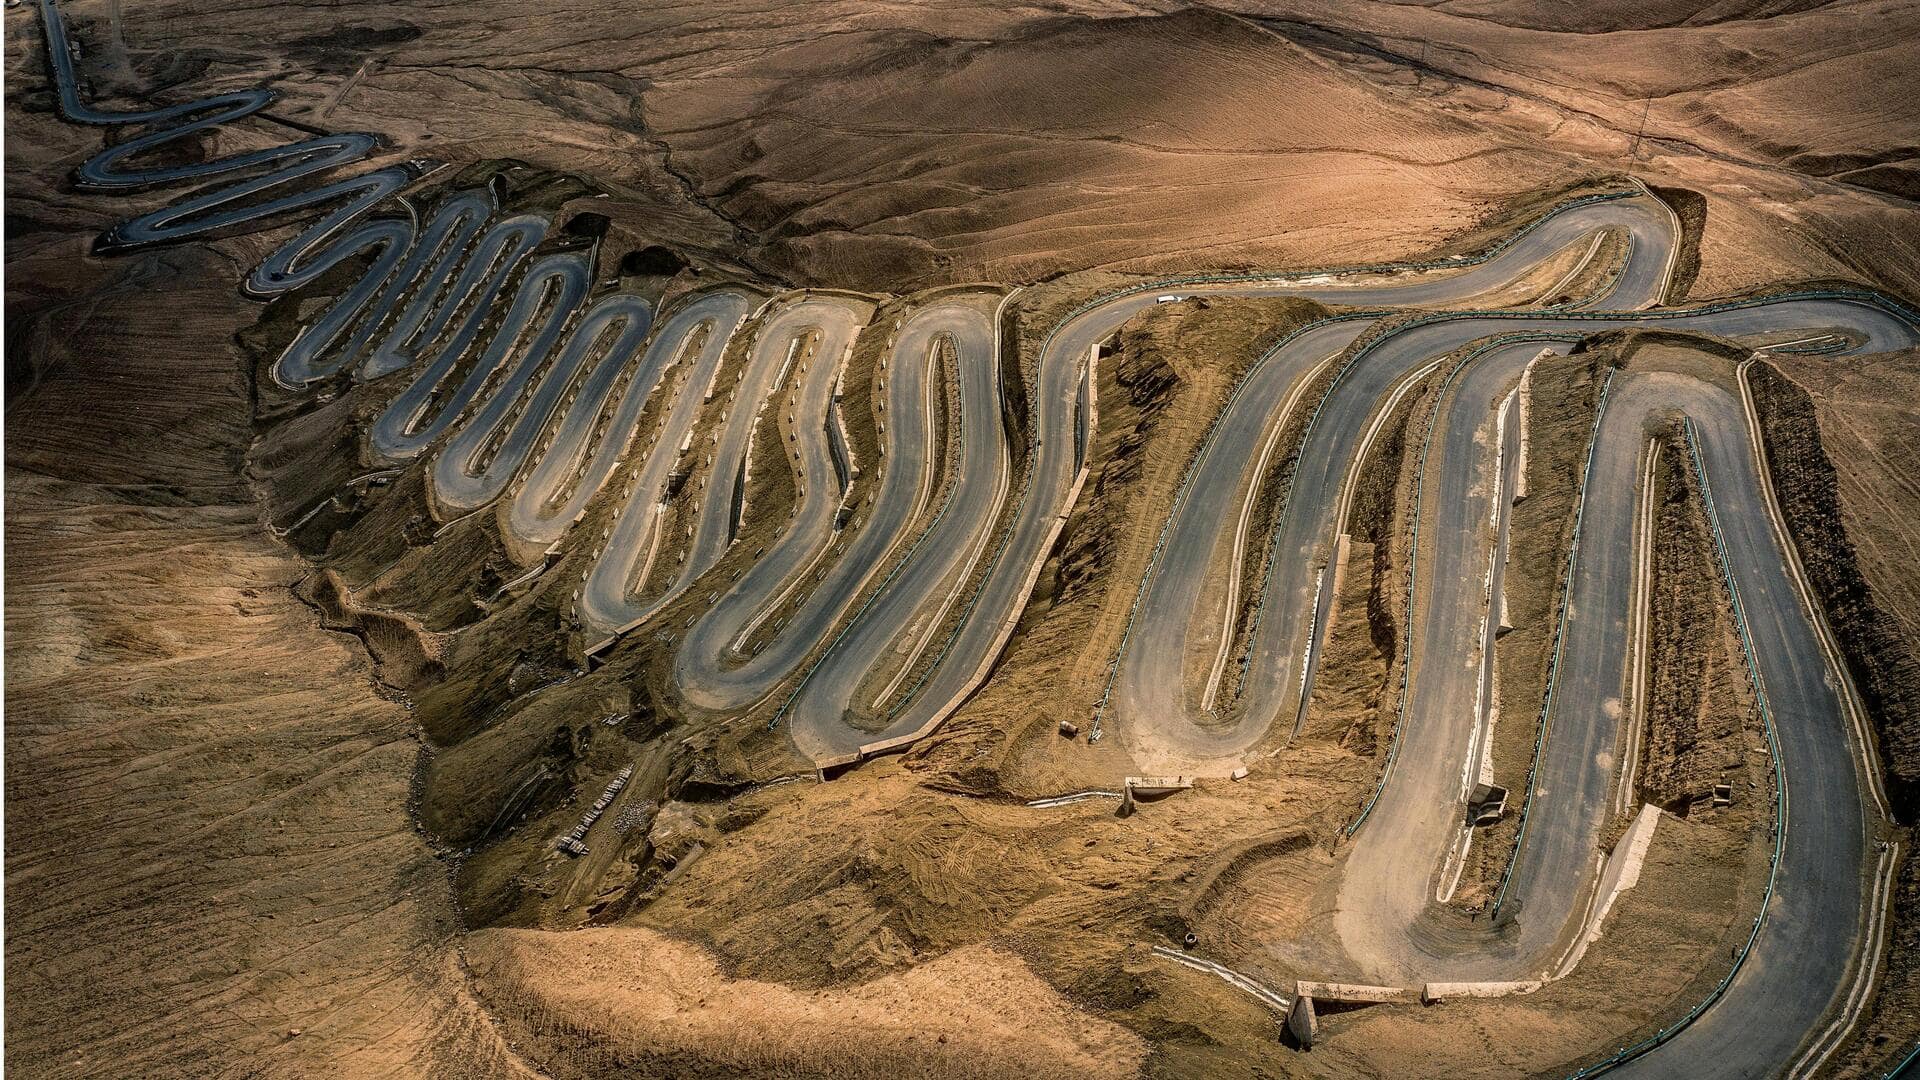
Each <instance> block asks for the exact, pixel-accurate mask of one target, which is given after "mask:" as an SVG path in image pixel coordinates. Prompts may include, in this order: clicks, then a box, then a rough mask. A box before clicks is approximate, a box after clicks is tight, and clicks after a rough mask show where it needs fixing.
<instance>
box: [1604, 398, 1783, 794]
mask: <svg viewBox="0 0 1920 1080" xmlns="http://www.w3.org/2000/svg"><path fill="white" fill-rule="evenodd" d="M1656 437H1657V438H1659V440H1660V446H1661V454H1660V459H1659V461H1658V463H1657V464H1656V466H1655V468H1656V470H1657V471H1656V472H1655V474H1654V493H1653V520H1652V526H1653V536H1652V545H1653V546H1652V549H1651V554H1652V560H1651V574H1650V582H1649V589H1648V612H1647V615H1648V618H1647V626H1646V629H1645V632H1646V635H1647V641H1646V653H1647V674H1646V681H1647V685H1646V688H1645V691H1644V694H1645V705H1644V708H1645V713H1644V727H1643V729H1642V732H1641V738H1642V740H1643V745H1644V753H1645V758H1644V761H1643V762H1642V767H1641V768H1640V770H1639V771H1638V775H1637V776H1636V777H1635V785H1636V792H1635V795H1636V799H1637V801H1642V802H1651V803H1655V804H1658V805H1659V806H1660V807H1662V808H1663V809H1666V810H1668V811H1670V812H1673V813H1675V814H1680V815H1683V816H1684V815H1685V814H1687V813H1688V812H1689V811H1690V810H1693V809H1696V808H1703V807H1705V806H1706V805H1707V804H1708V803H1709V802H1710V801H1711V799H1712V796H1713V788H1714V785H1715V784H1721V783H1726V784H1732V785H1735V786H1737V787H1738V788H1739V789H1740V793H1741V797H1742V799H1743V800H1750V799H1752V798H1757V797H1758V796H1757V795H1752V794H1750V792H1754V793H1760V794H1764V793H1765V792H1764V790H1763V785H1762V783H1761V781H1762V780H1764V781H1765V783H1766V786H1770V785H1771V775H1770V773H1767V774H1762V773H1760V772H1759V771H1757V770H1751V769H1749V768H1747V765H1748V763H1749V762H1748V759H1749V757H1750V756H1751V755H1750V753H1749V750H1750V747H1752V746H1754V745H1759V744H1758V743H1756V742H1755V741H1754V740H1755V739H1763V738H1764V734H1763V733H1761V731H1760V723H1759V720H1758V718H1757V716H1755V715H1754V713H1753V694H1752V690H1751V686H1750V684H1749V683H1748V681H1747V673H1746V666H1745V663H1746V662H1745V660H1744V659H1743V658H1742V657H1741V655H1740V645H1739V639H1738V638H1737V637H1735V635H1734V628H1733V619H1732V611H1733V607H1732V601H1731V600H1730V599H1729V597H1728V596H1727V591H1726V587H1725V586H1724V584H1723V583H1722V581H1721V577H1720V571H1719V567H1718V564H1717V563H1716V562H1715V561H1714V558H1713V534H1712V532H1711V531H1710V529H1709V528H1708V525H1707V518H1706V512H1705V509H1704V506H1705V504H1704V503H1703V502H1702V497H1701V491H1700V485H1699V482H1698V480H1697V478H1696V476H1695V473H1694V471H1693V463H1692V461H1691V459H1690V458H1689V456H1688V450H1687V444H1686V442H1685V440H1684V438H1682V437H1681V435H1680V433H1679V431H1678V430H1677V426H1672V425H1670V426H1667V427H1665V428H1664V429H1663V430H1661V431H1659V432H1658V433H1657V435H1656ZM1628 700H1629V701H1630V702H1631V701H1632V697H1631V696H1629V698H1628ZM1629 707H1631V706H1629ZM1750 772H1752V773H1754V775H1748V774H1749V773H1750Z"/></svg>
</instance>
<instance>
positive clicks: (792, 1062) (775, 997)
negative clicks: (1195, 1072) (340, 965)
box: [467, 927, 1147, 1080]
mask: <svg viewBox="0 0 1920 1080" xmlns="http://www.w3.org/2000/svg"><path fill="white" fill-rule="evenodd" d="M467 953H468V956H469V957H470V959H471V962H472V964H473V969H474V974H475V978H476V981H477V985H478V987H479V992H480V994H481V995H482V997H483V998H484V999H485V1000H486V1001H487V1002H488V1003H489V1004H490V1005H491V1006H493V1007H494V1008H495V1009H496V1011H497V1012H498V1013H499V1014H500V1015H501V1016H502V1017H504V1018H506V1019H505V1023H506V1025H507V1028H508V1030H509V1031H512V1032H514V1033H515V1034H516V1035H521V1034H524V1036H526V1037H528V1038H531V1039H538V1040H540V1041H541V1045H542V1047H543V1049H542V1050H539V1051H536V1052H534V1058H535V1060H536V1061H537V1062H538V1063H539V1065H540V1067H541V1069H542V1071H543V1072H544V1073H545V1074H546V1075H548V1076H552V1077H555V1078H556V1080H558V1078H566V1077H575V1076H598V1075H604V1074H605V1073H606V1072H607V1071H608V1070H609V1069H615V1068H617V1069H641V1070H645V1071H647V1072H649V1073H652V1074H656V1075H658V1074H661V1073H670V1074H671V1075H674V1076H687V1077H692V1076H715V1077H719V1076H740V1075H753V1076H781V1077H812V1076H819V1077H827V1076H832V1077H846V1078H856V1077H872V1078H876V1080H878V1078H887V1077H895V1076H899V1075H900V1069H901V1066H902V1063H903V1062H905V1061H912V1062H913V1063H914V1064H913V1066H912V1071H913V1074H914V1075H916V1076H925V1077H940V1078H947V1077H954V1078H961V1077H965V1078H975V1077H978V1078H983V1080H984V1078H989V1077H1070V1076H1071V1077H1124V1076H1133V1075H1135V1074H1136V1073H1137V1072H1138V1070H1139V1068H1140V1065H1141V1063H1142V1061H1143V1060H1144V1059H1145V1057H1146V1054H1147V1047H1146V1044H1145V1042H1144V1041H1143V1040H1142V1039H1141V1038H1140V1037H1139V1036H1138V1035H1135V1034H1133V1033H1132V1032H1129V1031H1127V1030H1126V1029H1125V1028H1122V1027H1120V1026H1118V1025H1116V1024H1112V1023H1108V1022H1106V1021H1102V1020H1097V1019H1093V1018H1092V1017H1090V1016H1088V1015H1087V1014H1086V1013H1083V1012H1081V1011H1079V1010H1077V1009H1075V1008H1073V1007H1072V1006H1071V1005H1069V1004H1068V1003H1067V1002H1066V1001H1065V1000H1064V999H1062V998H1061V997H1060V995H1059V994H1058V993H1057V992H1055V991H1054V990H1053V988H1051V987H1049V986H1048V985H1047V984H1046V983H1044V982H1042V981H1040V980H1039V979H1038V978H1036V977H1035V976H1034V975H1033V973H1032V972H1030V971H1028V970H1027V969H1026V967H1025V966H1024V965H1022V964H1021V963H1020V962H1019V961H1018V960H1016V959H1014V958H1012V957H1009V956H1007V955H1005V954H1004V953H1000V952H998V951H996V950H994V949H991V948H987V947H984V946H970V947H968V948H964V949H957V950H955V951H953V952H950V953H948V954H946V955H945V956H942V957H941V958H939V959H937V960H933V961H930V962H928V963H925V964H921V965H919V966H917V967H913V968H909V969H906V970H903V971H901V972H899V973H897V974H891V975H884V976H882V977H880V978H878V979H875V980H873V981H871V982H867V983H863V984H861V985H859V986H855V987H849V988H846V989H841V990H823V991H814V992H809V991H805V990H795V989H790V988H788V987H785V986H782V985H780V984H778V983H768V982H758V981H755V980H752V979H730V978H728V977H727V976H726V975H725V974H724V973H723V972H721V971H720V970H719V969H718V967H716V965H715V964H714V962H713V959H712V957H711V956H710V955H709V954H707V953H705V952H703V951H702V950H700V949H698V948H697V947H694V946H690V945H686V944H683V943H680V942H676V941H674V940H673V939H671V938H668V937H665V936H663V935H661V934H659V933H657V932H654V931H651V930H645V929H638V928H627V927H617V928H616V927H608V928H595V929H588V930H581V931H577V932H575V933H571V934H560V935H553V934H540V933H529V932H526V931H516V930H488V931H483V932H481V933H479V934H476V935H474V936H473V939H472V940H471V942H470V943H469V944H468V947H467Z"/></svg>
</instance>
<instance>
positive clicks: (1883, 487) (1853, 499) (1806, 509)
mask: <svg viewBox="0 0 1920 1080" xmlns="http://www.w3.org/2000/svg"><path fill="white" fill-rule="evenodd" d="M1749 378H1750V382H1751V385H1752V387H1753V396H1754V404H1755V406H1756V407H1757V408H1758V409H1759V412H1760V421H1761V423H1760V427H1761V433H1762V442H1763V444H1764V446H1765V449H1766V456H1767V467H1768V469H1769V471H1770V472H1771V473H1772V475H1773V480H1774V490H1775V493H1776V494H1777V495H1778V497H1779V500H1780V509H1781V513H1782V515H1783V516H1784V517H1785V519H1786V524H1787V529H1788V531H1789V532H1790V533H1791V534H1792V537H1793V543H1794V547H1795V548H1796V549H1797V550H1798V551H1799V554H1800V559H1801V563H1802V564H1803V565H1804V566H1805V567H1806V571H1807V577H1808V579H1809V581H1810V582H1811V584H1812V586H1813V589H1814V592H1815V594H1816V595H1817V597H1818V598H1819V601H1820V605H1821V607H1822V609H1823V610H1824V611H1825V612H1826V615H1827V621H1828V622H1829V623H1830V624H1831V625H1832V627H1833V631H1834V637H1835V638H1836V639H1837V640H1838V641H1839V643H1840V651H1841V654H1842V656H1843V657H1844V659H1845V662H1846V665H1847V669H1848V673H1849V674H1850V675H1851V676H1852V679H1853V683H1854V686H1855V687H1856V688H1857V689H1858V690H1859V692H1860V696H1861V698H1862V700H1863V701H1864V702H1865V704H1866V706H1867V713H1868V715H1869V717H1870V718H1871V721H1872V723H1873V725H1874V729H1875V735H1876V736H1877V738H1878V741H1879V748H1878V749H1879V760H1880V766H1881V769H1882V771H1883V775H1884V776H1885V778H1886V789H1887V796H1888V798H1889V799H1890V800H1891V801H1892V803H1893V807H1894V814H1895V817H1896V818H1897V819H1898V820H1899V821H1900V822H1901V823H1903V824H1906V825H1911V824H1912V823H1913V821H1914V819H1915V816H1916V814H1917V813H1920V624H1916V621H1915V615H1914V612H1915V611H1916V610H1920V606H1916V603H1917V602H1920V573H1916V567H1920V530H1917V529H1916V525H1915V522H1916V521H1920V512H1917V511H1916V502H1920V495H1917V494H1916V493H1920V474H1917V473H1916V471H1915V467H1914V462H1915V461H1916V460H1920V420H1916V417H1915V415H1914V413H1913V411H1912V409H1911V407H1910V403H1911V402H1912V401H1913V400H1914V399H1915V397H1916V395H1920V352H1916V351H1913V350H1909V351H1906V352H1901V353H1892V354H1886V355H1881V356H1872V357H1861V358H1851V357H1846V358H1829V357H1775V358H1773V359H1770V360H1767V361H1764V362H1761V363H1757V364H1755V365H1754V366H1753V367H1752V368H1750V369H1749ZM1908 852H1909V854H1908V855H1907V856H1906V857H1905V859H1904V861H1903V863H1902V865H1901V867H1900V870H1899V873H1898V876H1897V878H1896V880H1895V885H1894V896H1893V912H1892V923H1891V929H1890V935H1889V942H1888V950H1887V955H1886V960H1885V972H1886V974H1885V978H1884V981H1883V982H1882V983H1881V987H1880V992H1879V994H1878V996H1877V997H1876V998H1875V999H1874V1001H1873V1002H1872V1004H1871V1007H1870V1011H1869V1013H1868V1014H1867V1017H1866V1019H1865V1020H1864V1021H1863V1022H1862V1024H1861V1026H1860V1028H1859V1032H1858V1034H1857V1035H1856V1037H1855V1039H1854V1040H1853V1042H1852V1043H1851V1044H1850V1045H1849V1046H1848V1047H1847V1048H1846V1049H1845V1050H1844V1051H1843V1057H1842V1060H1843V1062H1844V1064H1843V1065H1842V1067H1841V1069H1840V1070H1839V1072H1838V1075H1843V1076H1878V1075H1880V1074H1881V1073H1882V1072H1883V1071H1884V1070H1885V1069H1887V1068H1889V1067H1891V1066H1892V1065H1893V1064H1895V1063H1896V1062H1897V1060H1898V1059H1899V1058H1900V1057H1901V1056H1902V1055H1904V1054H1905V1053H1906V1052H1907V1051H1908V1050H1909V1049H1911V1043H1912V1037H1911V1036H1912V1032H1913V1029H1914V1026H1915V1025H1916V1024H1917V1023H1920V859H1915V858H1914V856H1913V855H1912V854H1911V852H1912V848H1911V847H1909V848H1908Z"/></svg>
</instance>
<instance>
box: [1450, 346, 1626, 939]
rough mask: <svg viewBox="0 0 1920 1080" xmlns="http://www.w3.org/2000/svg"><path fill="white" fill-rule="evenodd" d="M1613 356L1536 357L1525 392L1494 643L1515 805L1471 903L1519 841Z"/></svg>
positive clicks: (1498, 750) (1474, 885)
mask: <svg viewBox="0 0 1920 1080" xmlns="http://www.w3.org/2000/svg"><path fill="white" fill-rule="evenodd" d="M1609 359H1610V358H1608V357H1606V356H1604V355H1603V354H1601V353H1598V352H1585V353H1577V354H1575V355H1573V356H1549V357H1545V358H1543V359H1541V360H1538V361H1536V362H1535V363H1534V365H1533V367H1532V369H1531V372H1530V374H1529V376H1528V378H1527V381H1526V384H1525V387H1524V389H1523V391H1522V392H1523V394H1524V395H1525V397H1526V399H1527V401H1528V412H1527V420H1526V423H1527V457H1526V470H1527V475H1526V492H1527V497H1526V498H1525V499H1524V500H1522V501H1520V502H1519V503H1516V504H1515V505H1514V507H1513V511H1512V519H1511V522H1510V524H1509V530H1510V536H1511V539H1510V541H1509V545H1508V549H1507V570H1506V576H1505V590H1506V614H1507V621H1508V623H1509V624H1510V625H1511V626H1512V629H1511V630H1509V631H1507V632H1506V633H1504V634H1502V635H1500V636H1499V638H1498V639H1497V640H1496V642H1495V645H1494V657H1495V660H1494V663H1495V669H1494V687H1495V693H1496V698H1495V701H1496V703H1497V704H1496V707H1497V709H1498V714H1497V715H1498V717H1499V721H1498V723H1496V724H1495V726H1494V729H1493V739H1492V760H1493V782H1494V783H1496V784H1499V785H1501V786H1503V787H1506V788H1507V789H1508V790H1509V792H1510V793H1511V794H1510V795H1509V799H1508V805H1509V807H1510V811H1509V813H1508V814H1507V816H1506V817H1505V818H1504V819H1502V820H1501V821H1499V822H1498V823H1496V824H1494V825H1491V826H1488V827H1487V828H1486V829H1485V830H1483V832H1482V835H1481V836H1480V837H1479V838H1478V842H1477V843H1475V844H1474V846H1473V851H1472V854H1471V855H1470V856H1469V858H1468V860H1467V865H1466V869H1465V870H1464V872H1463V873H1462V874H1461V878H1460V885H1459V888H1458V890H1457V891H1456V892H1455V894H1454V895H1455V898H1456V901H1457V902H1458V903H1461V904H1463V905H1465V906H1467V907H1469V908H1476V909H1477V908H1478V907H1480V906H1482V905H1484V904H1486V903H1488V902H1490V901H1491V900H1492V898H1493V893H1494V892H1495V890H1497V889H1498V888H1499V886H1500V881H1501V878H1502V877H1503V876H1504V875H1505V873H1506V868H1507V864H1508V863H1509V862H1510V861H1511V860H1512V858H1513V851H1514V844H1515V843H1516V842H1517V840H1518V838H1519V831H1520V815H1519V814H1518V813H1517V810H1518V808H1519V806H1520V804H1521V802H1522V801H1523V800H1524V799H1525V798H1526V782H1527V774H1528V771H1529V770H1530V769H1531V768H1532V766H1533V760H1534V751H1535V748H1536V746H1537V744H1538V738H1539V733H1540V723H1541V717H1540V709H1541V703H1542V701H1543V700H1544V696H1545V694H1546V687H1547V672H1548V667H1549V664H1550V662H1551V660H1552V656H1553V639H1554V631H1555V627H1556V626H1557V624H1558V616H1559V611H1560V606H1561V603H1562V597H1563V595H1564V593H1565V590H1566V585H1567V582H1566V569H1567V549H1568V547H1569V546H1570V545H1571V544H1572V542H1573V519H1574V511H1575V509H1576V508H1577V507H1578V505H1579V501H1580V491H1579V485H1580V478H1581V476H1582V475H1583V474H1584V472H1585V465H1586V455H1587V446H1588V444H1589V442H1590V441H1591V437H1592V431H1593V418H1594V413H1595V411H1596V409H1597V408H1598V407H1599V404H1600V390H1601V386H1602V384H1603V382H1604V376H1605V373H1606V370H1607V368H1608V366H1610V365H1609Z"/></svg>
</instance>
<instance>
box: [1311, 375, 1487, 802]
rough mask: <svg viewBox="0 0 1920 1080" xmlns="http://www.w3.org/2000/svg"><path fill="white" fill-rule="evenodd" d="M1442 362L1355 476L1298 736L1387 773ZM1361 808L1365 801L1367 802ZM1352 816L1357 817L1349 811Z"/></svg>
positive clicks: (1389, 421)
mask: <svg viewBox="0 0 1920 1080" xmlns="http://www.w3.org/2000/svg"><path fill="white" fill-rule="evenodd" d="M1449 366H1450V365H1449V363H1447V362H1443V363H1442V364H1441V365H1440V366H1439V367H1438V368H1436V369H1435V370H1434V371H1433V372H1431V373H1429V374H1428V375H1426V376H1424V377H1423V378H1422V379H1421V381H1420V382H1419V383H1416V384H1414V386H1413V387H1412V388H1411V389H1410V390H1408V392H1407V394H1406V396H1405V397H1403V398H1402V399H1401V400H1400V402H1399V403H1398V404H1397V405H1396V406H1395V407H1394V410H1393V412H1392V413H1390V414H1389V415H1388V416H1387V418H1386V421H1385V422H1384V423H1383V424H1382V425H1381V428H1380V431H1379V433H1378V434H1377V435H1376V436H1375V438H1374V442H1373V445H1372V446H1371V447H1369V448H1368V451H1367V456H1366V459H1365V460H1364V461H1362V462H1361V463H1360V467H1359V469H1358V470H1357V471H1356V472H1355V473H1354V484H1355V486H1354V490H1353V503H1352V507H1351V509H1350V510H1349V513H1348V519H1347V521H1346V522H1344V523H1342V524H1344V526H1345V529H1346V532H1347V535H1348V536H1349V537H1350V543H1349V544H1348V549H1347V556H1346V562H1345V565H1344V566H1341V567H1337V568H1335V577H1334V578H1332V579H1330V580H1329V582H1328V587H1329V588H1332V587H1336V586H1337V588H1338V592H1336V593H1335V595H1334V598H1333V607H1332V610H1331V611H1330V612H1329V613H1328V620H1329V626H1328V627H1327V630H1326V637H1325V645H1324V649H1325V654H1324V655H1323V656H1322V657H1321V661H1320V668H1319V672H1318V674H1316V676H1315V678H1314V684H1313V694H1312V699H1311V700H1310V701H1309V702H1308V708H1307V717H1306V723H1305V724H1304V725H1303V726H1302V729H1301V735H1302V736H1304V737H1308V738H1313V737H1322V738H1328V739H1331V740H1333V741H1335V742H1337V743H1338V744H1339V745H1340V746H1341V747H1342V748H1343V749H1345V750H1347V751H1349V752H1351V753H1353V754H1356V755H1358V756H1360V757H1361V758H1365V759H1367V760H1369V761H1371V762H1372V763H1373V764H1374V766H1375V775H1374V777H1373V779H1374V780H1376V781H1377V780H1378V773H1379V770H1380V769H1383V768H1385V765H1386V755H1387V753H1388V750H1389V747H1390V745H1391V744H1392V741H1393V737H1394V724H1395V723H1396V719H1395V718H1396V717H1397V715H1398V713H1399V710H1400V707H1401V691H1402V689H1403V688H1402V687H1401V685H1400V679H1399V674H1400V663H1401V658H1402V650H1404V649H1405V648H1406V646H1407V642H1406V641H1405V640H1404V636H1405V631H1406V622H1407V582H1408V574H1409V573H1410V567H1409V565H1408V562H1409V557H1410V556H1411V554H1412V551H1411V543H1410V539H1409V538H1410V532H1411V517H1412V513H1413V499H1414V492H1415V490H1416V485H1417V484H1418V482H1419V467H1420V450H1421V446H1422V444H1423V441H1424V435H1425V432H1426V425H1427V421H1428V419H1429V418H1430V417H1431V416H1432V412H1433V410H1434V409H1435V408H1437V407H1438V406H1439V400H1440V393H1439V387H1440V383H1441V381H1442V378H1443V375H1442V373H1443V372H1445V371H1446V370H1447V369H1448V367H1449ZM1361 798H1362V799H1364V798H1365V795H1364V794H1363V795H1362V796H1361ZM1346 809H1347V810H1348V812H1349V813H1350V814H1351V813H1352V812H1354V811H1355V809H1356V808H1355V807H1348V808H1346Z"/></svg>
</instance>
